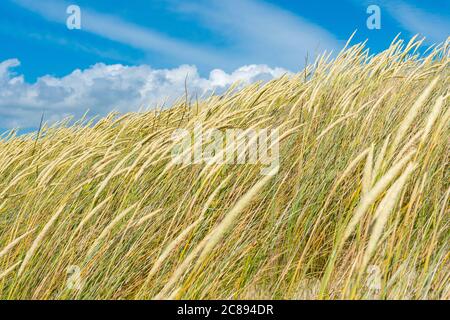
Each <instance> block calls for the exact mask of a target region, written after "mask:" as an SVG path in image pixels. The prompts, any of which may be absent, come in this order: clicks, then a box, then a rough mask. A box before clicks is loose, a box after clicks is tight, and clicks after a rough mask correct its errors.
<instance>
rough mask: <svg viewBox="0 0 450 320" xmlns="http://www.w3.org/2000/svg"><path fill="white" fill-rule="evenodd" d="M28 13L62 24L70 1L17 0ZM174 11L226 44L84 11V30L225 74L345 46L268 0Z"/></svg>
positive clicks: (180, 5) (178, 5) (293, 62)
mask: <svg viewBox="0 0 450 320" xmlns="http://www.w3.org/2000/svg"><path fill="white" fill-rule="evenodd" d="M13 1H14V2H15V3H16V4H18V5H20V6H21V7H23V8H24V9H27V10H30V11H32V12H35V13H37V14H39V15H41V16H42V17H44V18H45V19H47V20H49V21H54V22H58V23H64V24H65V19H66V17H67V15H66V11H65V9H66V7H67V5H68V4H69V2H65V1H56V0H41V1H35V0H13ZM172 1H174V2H171V3H172V5H173V8H174V10H176V11H177V12H178V13H181V14H182V15H183V17H182V19H186V18H187V17H189V18H192V19H193V20H194V21H196V22H198V21H200V23H203V27H204V28H207V29H211V30H214V38H215V39H219V40H220V42H221V43H222V45H220V46H215V47H214V46H211V45H204V44H200V43H193V42H189V41H186V40H183V39H177V38H173V37H170V36H169V35H166V34H164V33H162V32H160V31H157V30H153V29H151V28H148V27H143V26H139V25H136V24H133V23H131V22H128V21H125V20H123V19H121V18H119V17H117V16H112V15H108V14H103V13H98V12H95V11H93V10H90V9H89V8H86V7H82V8H81V21H82V23H81V27H82V31H83V32H89V33H92V34H95V35H97V36H100V37H103V38H106V39H109V40H113V41H116V42H118V43H122V44H125V45H128V46H130V47H133V48H137V49H140V50H142V51H144V52H157V53H161V54H164V55H165V56H167V57H170V58H172V59H175V61H176V63H180V64H181V63H189V64H196V65H198V66H200V67H202V70H205V69H206V68H209V69H208V70H210V68H212V67H214V66H218V67H221V68H224V69H227V70H230V69H234V68H237V67H238V66H241V65H245V64H249V63H257V64H262V63H265V64H272V65H278V66H283V67H285V68H288V69H291V70H299V69H301V67H302V66H303V64H304V61H305V57H306V55H309V56H312V55H314V54H319V53H322V52H323V51H324V50H328V51H331V50H337V49H339V48H340V47H341V46H342V45H343V43H342V42H340V41H338V40H336V39H335V37H334V35H333V34H332V33H330V32H328V31H327V30H325V29H323V28H322V27H320V26H319V25H317V24H314V23H313V22H311V21H308V20H306V19H304V18H302V17H300V16H297V15H295V14H294V13H292V12H290V11H287V10H284V9H282V8H280V7H278V6H275V5H272V4H269V3H267V2H264V1H255V0H220V1H218V0H209V1H200V2H199V1H196V2H193V1H187V0H183V1H178V0H172Z"/></svg>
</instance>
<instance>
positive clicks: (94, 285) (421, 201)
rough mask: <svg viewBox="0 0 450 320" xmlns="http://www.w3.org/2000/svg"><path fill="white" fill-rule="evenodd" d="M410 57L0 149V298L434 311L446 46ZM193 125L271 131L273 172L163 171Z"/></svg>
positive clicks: (439, 264)
mask: <svg viewBox="0 0 450 320" xmlns="http://www.w3.org/2000/svg"><path fill="white" fill-rule="evenodd" d="M420 44H421V42H420V41H416V40H415V39H413V40H411V41H410V42H409V43H407V44H406V43H403V41H401V40H395V41H394V42H393V43H392V45H391V46H390V48H388V49H387V50H386V51H384V52H382V53H380V54H378V55H375V56H369V54H368V51H367V50H366V49H365V48H364V46H363V45H356V46H353V47H351V48H348V49H346V50H343V51H342V52H341V53H340V54H339V55H338V56H337V57H335V58H333V59H330V58H329V56H327V55H323V56H320V57H319V58H318V59H317V60H316V62H315V63H314V64H313V65H310V66H308V67H307V68H306V69H305V70H304V71H303V72H301V73H299V74H297V75H295V76H285V77H282V78H280V79H277V80H273V81H271V82H269V83H267V84H265V85H261V84H255V85H251V86H247V87H245V88H243V89H241V90H239V91H236V90H230V91H229V92H227V93H226V94H224V95H222V96H212V97H209V98H207V99H204V100H201V101H198V102H197V101H196V102H193V103H191V104H189V105H187V104H186V102H179V103H177V104H175V105H174V106H173V107H172V108H170V109H167V110H163V111H159V112H157V111H154V112H147V113H128V114H125V115H121V116H119V115H117V114H111V115H109V116H108V117H106V118H103V119H100V120H99V121H98V122H95V123H94V122H89V121H85V120H80V121H79V122H77V123H75V124H72V125H69V124H68V123H69V120H65V121H63V122H62V123H59V124H57V125H54V126H51V127H49V126H44V127H43V129H42V130H41V132H40V133H39V135H38V137H37V134H36V133H35V134H30V135H27V136H15V134H14V132H11V133H9V134H8V135H4V136H3V138H2V139H1V140H0V155H1V156H0V297H1V298H3V299H30V298H32V299H68V298H77V299H133V298H137V299H140V298H143V299H152V298H183V299H194V298H198V299H200V298H204V299H210V298H224V299H238V298H250V299H253V298H255V299H257V298H266V299H295V298H308V299H314V298H324V299H336V298H350V299H364V298H381V299H404V298H412V299H449V298H450V286H449V283H450V263H449V258H450V254H449V252H450V250H449V244H450V242H449V239H450V230H449V227H450V219H449V213H450V212H449V209H448V205H449V193H450V183H449V182H450V179H449V178H450V177H449V176H450V170H449V142H450V139H449V120H450V119H449V118H450V111H449V110H450V109H449V107H448V106H449V102H448V101H449V91H448V88H449V85H450V81H449V75H450V73H449V70H450V68H449V63H450V55H449V53H450V45H449V44H450V43H449V40H448V41H447V42H446V43H444V44H440V45H437V46H435V47H434V49H433V50H432V51H431V50H430V51H429V52H427V54H426V55H421V54H418V53H417V49H418V47H419V46H420ZM196 122H202V124H203V126H204V127H205V128H206V127H211V128H220V129H225V128H241V129H248V128H257V127H259V128H263V127H269V128H279V129H280V167H279V170H278V173H277V174H275V175H274V176H267V177H265V176H262V175H261V174H260V169H261V165H253V164H243V165H234V164H213V163H212V164H209V165H206V164H194V165H175V164H174V163H172V162H171V161H170V160H171V151H172V148H173V141H172V139H171V136H172V133H173V132H174V130H175V129H177V128H193V126H194V124H195V123H196ZM74 265H75V266H79V267H80V269H81V283H82V288H81V289H80V290H76V289H70V288H69V287H68V286H67V281H68V277H69V275H68V274H67V270H68V268H69V266H74ZM373 272H375V273H377V274H375V276H377V277H378V278H377V279H379V282H380V286H379V287H377V286H375V287H374V286H372V285H371V284H370V283H369V281H370V279H372V280H373V276H374V274H373ZM370 277H372V278H370Z"/></svg>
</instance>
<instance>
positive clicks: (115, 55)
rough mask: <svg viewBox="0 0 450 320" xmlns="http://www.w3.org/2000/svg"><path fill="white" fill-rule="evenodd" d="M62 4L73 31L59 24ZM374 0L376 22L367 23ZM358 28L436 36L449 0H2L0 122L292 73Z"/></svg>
mask: <svg viewBox="0 0 450 320" xmlns="http://www.w3.org/2000/svg"><path fill="white" fill-rule="evenodd" d="M71 4H75V5H78V6H79V7H80V9H81V29H80V30H69V29H68V28H67V27H66V19H67V17H68V14H67V13H66V8H67V6H69V5H71ZM372 4H375V5H378V6H379V7H380V9H381V29H380V30H369V29H368V28H367V26H366V20H367V18H368V16H369V14H367V12H366V9H367V7H368V6H369V5H372ZM356 29H357V30H358V32H357V34H356V36H355V38H354V42H359V41H364V40H366V39H368V46H369V47H370V48H371V50H372V51H373V52H379V51H380V50H382V49H384V48H386V47H387V46H388V45H389V43H390V42H391V41H392V39H393V38H394V37H395V36H396V35H397V34H398V33H399V32H401V33H402V35H403V37H404V38H406V39H408V38H409V37H411V36H412V35H414V34H416V33H420V34H421V35H424V36H426V37H427V42H426V43H427V44H431V43H436V42H440V41H445V39H446V38H447V37H448V36H449V30H450V1H448V0H432V1H431V0H430V1H418V0H390V1H388V0H385V1H383V0H379V1H376V0H374V1H365V0H360V1H358V0H341V1H333V0H330V1H320V0H316V1H302V0H299V1H290V0H266V1H257V0H221V1H216V0H210V1H201V0H200V1H189V0H185V1H179V0H133V1H111V0H108V1H106V0H96V1H87V0H78V1H59V0H40V1H35V0H2V1H1V2H0V41H1V50H0V128H11V127H17V126H18V127H22V128H34V127H35V126H36V123H38V122H39V119H40V114H41V113H42V112H43V110H45V113H46V119H47V120H49V121H55V120H58V119H61V118H62V117H64V116H67V115H72V114H73V115H75V116H76V117H78V116H80V115H82V114H83V113H84V112H85V111H86V109H88V108H89V109H90V110H91V114H100V115H103V114H105V113H107V112H109V111H111V110H113V109H115V110H119V111H122V112H126V111H133V110H137V109H138V108H139V107H152V106H155V105H162V104H164V105H165V104H170V103H171V102H172V100H173V97H175V96H177V95H182V94H183V91H184V80H185V79H186V77H187V78H188V82H189V85H190V91H191V92H195V93H198V94H202V93H205V92H211V91H212V90H216V91H220V90H224V89H225V88H226V87H227V86H229V85H230V83H231V82H233V81H235V80H241V81H243V82H245V83H248V82H252V81H256V80H267V79H270V78H273V77H277V76H279V75H281V74H283V73H285V72H296V71H298V70H301V68H302V67H303V65H304V61H305V56H306V55H309V56H314V55H315V54H317V53H320V52H322V51H323V50H334V51H338V50H339V49H340V48H341V47H342V45H343V44H344V43H345V42H346V40H347V39H348V37H349V36H350V35H351V34H352V33H353V31H355V30H356Z"/></svg>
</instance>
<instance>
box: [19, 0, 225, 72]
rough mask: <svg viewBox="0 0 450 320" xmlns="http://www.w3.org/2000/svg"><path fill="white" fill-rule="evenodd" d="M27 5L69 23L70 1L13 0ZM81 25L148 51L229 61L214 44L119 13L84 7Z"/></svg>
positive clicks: (208, 62)
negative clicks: (184, 37)
mask: <svg viewBox="0 0 450 320" xmlns="http://www.w3.org/2000/svg"><path fill="white" fill-rule="evenodd" d="M13 1H14V2H15V3H16V4H18V5H20V6H21V7H23V8H24V9H27V10H30V11H32V12H35V13H38V14H39V15H41V16H42V17H44V18H45V19H47V20H49V21H53V22H59V23H61V24H64V25H65V23H66V19H67V14H66V8H67V6H68V5H69V4H70V3H69V2H65V1H55V0H41V1H35V0H13ZM81 28H82V31H84V32H89V33H92V34H95V35H98V36H101V37H103V38H106V39H109V40H113V41H116V42H118V43H122V44H125V45H128V46H131V47H133V48H137V49H141V50H143V51H145V52H147V51H153V52H159V53H162V54H164V55H166V56H169V57H172V58H174V59H175V60H177V61H183V63H202V64H204V65H207V66H212V65H221V64H225V63H226V61H227V59H226V57H225V56H223V55H222V53H220V51H217V50H216V49H214V48H210V47H206V46H202V45H199V44H191V43H188V42H185V41H183V40H180V39H174V38H171V37H169V36H167V35H165V34H163V33H161V32H158V31H155V30H152V29H149V28H144V27H141V26H139V25H136V24H133V23H131V22H128V21H124V20H123V19H120V18H119V17H116V16H112V15H108V14H103V13H98V12H95V11H93V10H90V9H88V8H85V7H82V8H81Z"/></svg>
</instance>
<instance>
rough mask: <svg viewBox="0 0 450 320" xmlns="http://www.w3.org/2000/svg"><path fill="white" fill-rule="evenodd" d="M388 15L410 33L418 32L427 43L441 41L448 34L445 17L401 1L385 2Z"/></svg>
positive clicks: (449, 25)
mask: <svg viewBox="0 0 450 320" xmlns="http://www.w3.org/2000/svg"><path fill="white" fill-rule="evenodd" d="M386 8H387V9H388V11H389V13H390V15H391V16H392V17H393V18H394V19H396V20H397V21H398V22H399V23H400V24H401V26H402V27H403V28H404V29H406V30H408V31H409V32H411V33H412V34H420V35H421V36H425V37H426V38H427V42H428V43H439V42H443V41H445V40H446V39H447V37H448V36H449V30H450V21H449V19H448V18H447V17H445V16H441V15H438V14H433V13H429V12H426V11H423V10H421V9H419V8H417V7H414V6H412V5H409V4H406V3H405V2H403V1H391V2H386Z"/></svg>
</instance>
